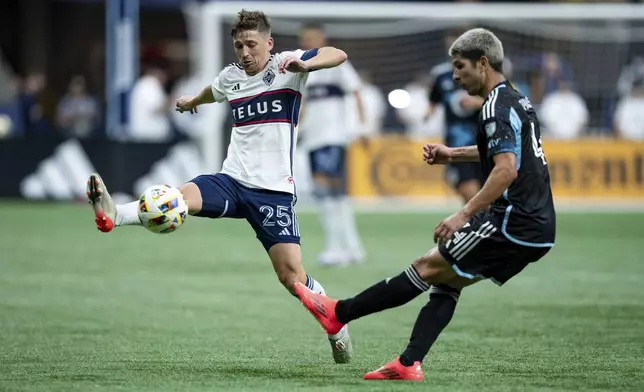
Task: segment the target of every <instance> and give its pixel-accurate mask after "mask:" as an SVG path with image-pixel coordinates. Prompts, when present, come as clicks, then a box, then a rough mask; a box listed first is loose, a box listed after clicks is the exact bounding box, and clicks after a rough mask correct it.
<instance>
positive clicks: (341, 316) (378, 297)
mask: <svg viewBox="0 0 644 392" xmlns="http://www.w3.org/2000/svg"><path fill="white" fill-rule="evenodd" d="M449 53H450V56H451V57H452V65H453V68H454V75H453V77H454V80H455V81H456V82H457V83H458V84H460V85H461V86H462V87H463V88H464V89H465V90H466V91H467V92H468V94H470V95H478V96H480V97H485V101H484V104H483V107H482V108H481V114H480V117H479V126H478V130H477V134H476V145H475V146H469V147H458V148H450V147H447V146H444V145H442V144H430V145H425V146H424V147H423V159H424V160H425V161H426V162H427V163H428V164H430V165H434V164H447V163H452V162H475V161H478V162H480V164H481V167H482V169H483V173H484V176H485V184H484V185H483V187H482V188H481V190H480V191H479V192H478V193H477V194H476V196H474V197H473V198H472V199H471V200H470V201H469V202H467V203H466V204H465V206H463V208H462V209H461V210H460V211H458V212H457V213H455V214H453V215H451V216H450V217H448V218H446V219H445V220H443V221H442V222H441V223H440V224H439V225H438V226H437V227H436V229H435V230H434V241H435V242H436V243H437V244H438V246H436V247H434V248H433V249H432V250H430V251H429V252H428V253H427V254H426V255H424V256H422V257H420V258H419V259H417V260H416V261H414V262H413V263H412V265H410V266H409V267H407V268H406V269H405V270H404V271H403V272H402V273H401V274H399V275H398V276H395V277H393V278H388V279H385V280H383V281H381V282H379V283H376V284H375V285H373V286H371V287H369V288H368V289H366V290H365V291H363V292H361V293H360V294H358V295H356V296H355V297H352V298H348V299H344V300H340V301H338V300H334V299H331V298H328V297H324V296H322V295H318V294H315V293H313V292H312V291H311V290H309V289H307V288H306V287H305V286H304V285H301V284H298V285H296V292H297V295H298V296H299V298H300V300H301V301H302V303H303V304H304V305H305V306H306V307H307V308H308V309H309V311H310V312H311V313H312V314H313V315H314V316H315V317H316V319H317V320H318V321H319V322H320V324H321V325H322V327H323V328H324V329H325V330H326V331H327V333H329V334H333V333H335V332H336V331H339V330H340V328H342V327H343V326H344V325H346V324H347V323H349V322H350V321H353V320H356V319H358V318H360V317H363V316H366V315H369V314H372V313H376V312H379V311H382V310H385V309H389V308H393V307H397V306H401V305H403V304H405V303H407V302H409V301H411V300H412V299H414V298H415V297H417V296H418V295H419V294H421V293H423V292H425V291H429V302H427V304H426V305H425V306H424V307H423V308H422V309H421V311H420V313H419V315H418V318H417V320H416V324H415V325H414V328H413V331H412V335H411V339H410V341H409V345H408V346H407V349H405V351H404V352H403V353H402V354H400V356H399V357H398V358H396V359H394V360H393V361H391V362H389V363H387V364H386V365H384V366H382V367H381V368H379V369H377V370H375V371H373V372H370V373H367V374H366V375H365V376H364V378H365V379H371V380H374V379H375V380H384V379H395V380H417V381H420V380H422V379H423V372H422V369H421V362H422V361H423V359H424V358H425V356H426V355H427V353H428V351H429V349H430V347H431V346H432V344H433V343H434V342H435V341H436V339H437V338H438V335H439V334H440V333H441V331H442V330H443V328H445V326H447V324H448V323H449V321H450V320H451V318H452V315H453V314H454V309H455V308H456V303H457V302H458V299H459V296H460V294H461V290H462V289H463V288H464V287H466V286H469V285H471V284H474V283H476V282H478V281H480V280H483V279H490V280H492V281H493V282H494V283H496V284H498V285H502V284H504V283H505V282H507V281H508V280H509V279H510V278H512V277H513V276H515V275H516V274H518V273H519V272H521V271H522V270H523V269H524V268H525V267H526V266H527V265H528V264H530V263H533V262H536V261H537V260H539V259H541V258H542V257H543V256H544V255H545V254H546V253H548V251H549V250H550V248H551V247H552V246H554V242H555V220H556V217H555V208H554V204H553V201H552V193H551V190H550V176H549V173H548V163H547V161H546V157H545V154H544V152H543V149H542V148H541V134H540V130H539V120H538V119H537V115H536V114H535V111H534V109H533V108H532V105H531V104H530V101H529V100H528V99H527V98H526V97H524V96H522V95H521V94H520V93H519V92H517V91H516V90H514V89H513V88H512V87H511V86H510V85H509V84H508V83H506V80H505V78H504V76H503V73H502V65H501V64H502V62H503V46H502V44H501V41H499V39H498V38H497V37H496V36H495V35H494V34H492V33H491V32H490V31H488V30H485V29H473V30H469V31H467V32H466V33H464V34H463V35H461V36H460V37H459V38H458V39H457V40H456V41H455V42H454V44H453V45H452V46H451V48H450V50H449Z"/></svg>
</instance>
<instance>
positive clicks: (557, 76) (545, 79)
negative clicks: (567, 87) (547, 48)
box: [530, 52, 573, 103]
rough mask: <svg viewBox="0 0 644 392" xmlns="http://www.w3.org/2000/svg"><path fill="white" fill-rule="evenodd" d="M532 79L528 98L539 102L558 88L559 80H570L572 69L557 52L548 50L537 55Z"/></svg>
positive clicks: (571, 78)
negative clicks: (535, 69)
mask: <svg viewBox="0 0 644 392" xmlns="http://www.w3.org/2000/svg"><path fill="white" fill-rule="evenodd" d="M534 76H535V78H534V80H532V89H531V90H532V96H531V97H530V100H531V101H533V102H534V103H540V102H541V101H542V100H543V99H544V98H545V97H546V96H547V95H549V94H550V93H552V92H554V91H556V90H557V89H558V88H559V86H558V85H559V82H560V81H561V80H566V81H569V82H572V80H573V76H572V69H571V68H570V66H569V65H568V64H567V63H566V62H564V61H563V60H562V59H561V58H560V57H559V55H558V54H557V53H554V52H548V53H544V54H543V55H541V56H539V60H538V71H537V72H536V73H534Z"/></svg>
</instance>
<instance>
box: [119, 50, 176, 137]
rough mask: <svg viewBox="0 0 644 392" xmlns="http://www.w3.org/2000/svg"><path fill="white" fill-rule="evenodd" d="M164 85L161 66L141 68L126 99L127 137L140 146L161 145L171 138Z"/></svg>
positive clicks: (161, 63)
mask: <svg viewBox="0 0 644 392" xmlns="http://www.w3.org/2000/svg"><path fill="white" fill-rule="evenodd" d="M167 81H168V74H167V72H166V69H165V66H164V64H163V62H160V61H155V62H151V63H149V64H148V65H147V66H145V67H144V72H143V75H141V77H140V78H139V79H138V80H137V81H136V83H135V84H134V87H133V88H132V93H131V96H130V111H129V113H130V137H131V139H132V140H135V141H140V142H159V143H160V142H164V141H167V140H169V139H171V138H172V127H171V124H170V116H169V112H168V111H169V110H170V109H169V108H170V102H169V100H168V96H167V94H166V91H165V84H166V83H167Z"/></svg>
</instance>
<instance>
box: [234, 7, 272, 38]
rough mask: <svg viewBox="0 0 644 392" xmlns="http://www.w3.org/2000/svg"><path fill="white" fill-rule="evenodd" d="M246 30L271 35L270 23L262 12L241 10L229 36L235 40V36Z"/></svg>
mask: <svg viewBox="0 0 644 392" xmlns="http://www.w3.org/2000/svg"><path fill="white" fill-rule="evenodd" d="M246 30H257V31H259V32H260V33H264V34H269V35H270V33H271V22H270V21H269V20H268V16H266V14H265V13H263V12H262V11H246V10H241V11H239V13H238V14H237V19H236V20H235V24H234V25H233V28H232V30H231V31H230V36H231V37H233V38H235V37H236V36H237V34H239V33H241V32H242V31H246Z"/></svg>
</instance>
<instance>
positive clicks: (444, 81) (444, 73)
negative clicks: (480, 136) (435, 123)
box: [429, 63, 479, 147]
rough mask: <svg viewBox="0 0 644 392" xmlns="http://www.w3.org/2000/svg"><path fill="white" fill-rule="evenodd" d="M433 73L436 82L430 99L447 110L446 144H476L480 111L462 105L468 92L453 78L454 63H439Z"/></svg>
mask: <svg viewBox="0 0 644 392" xmlns="http://www.w3.org/2000/svg"><path fill="white" fill-rule="evenodd" d="M431 75H432V78H433V80H434V83H433V85H432V89H431V91H430V93H429V101H430V102H431V103H432V104H433V105H439V104H440V105H442V106H443V108H444V110H445V144H446V145H447V146H449V147H463V146H471V145H474V144H475V142H476V128H477V126H478V115H479V111H478V110H477V111H474V112H473V111H468V110H466V109H464V108H463V107H461V104H460V99H461V98H462V97H463V96H464V95H467V92H466V91H464V90H463V89H462V88H461V87H460V86H459V85H458V84H456V83H454V80H452V64H451V63H443V64H440V65H437V66H436V67H434V69H432V72H431Z"/></svg>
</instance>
